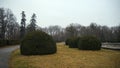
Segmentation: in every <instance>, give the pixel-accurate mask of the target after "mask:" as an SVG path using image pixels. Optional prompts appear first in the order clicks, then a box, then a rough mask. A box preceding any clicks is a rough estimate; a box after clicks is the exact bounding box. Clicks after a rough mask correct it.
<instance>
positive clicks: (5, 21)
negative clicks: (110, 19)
mask: <svg viewBox="0 0 120 68" xmlns="http://www.w3.org/2000/svg"><path fill="white" fill-rule="evenodd" d="M36 17H37V16H36V14H35V13H33V15H32V16H31V20H30V23H27V24H28V25H26V14H25V12H24V11H22V13H21V22H20V24H18V22H17V19H16V17H15V15H14V14H13V12H12V11H11V10H10V9H7V8H0V40H21V39H22V38H23V37H24V35H25V34H26V33H29V32H31V31H35V30H42V31H44V32H46V33H48V34H49V35H51V36H52V37H53V38H54V40H55V41H56V42H61V41H65V40H66V39H67V38H69V37H76V36H84V35H93V36H96V37H97V38H99V39H100V40H101V41H102V42H120V24H119V25H118V26H114V27H108V26H101V25H98V24H96V23H91V24H90V25H89V26H83V25H80V24H77V23H71V24H70V25H68V26H67V27H66V28H62V27H61V26H59V25H54V26H49V27H45V28H41V27H40V26H38V25H37V24H36ZM41 24H42V23H41ZM0 42H1V41H0ZM0 44H1V43H0Z"/></svg>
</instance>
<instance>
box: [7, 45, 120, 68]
mask: <svg viewBox="0 0 120 68" xmlns="http://www.w3.org/2000/svg"><path fill="white" fill-rule="evenodd" d="M57 49H58V50H57V53H56V54H51V55H37V56H34V55H33V56H23V55H21V54H20V50H19V49H18V50H16V51H14V52H13V53H12V55H11V60H10V62H9V63H10V64H9V66H10V68H120V51H114V50H107V49H102V50H100V51H85V50H78V49H77V48H68V46H65V45H64V44H63V43H58V44H57Z"/></svg>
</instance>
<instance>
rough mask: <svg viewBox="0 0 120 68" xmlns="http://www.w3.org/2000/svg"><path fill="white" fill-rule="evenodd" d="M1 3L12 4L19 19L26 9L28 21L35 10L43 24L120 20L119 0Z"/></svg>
mask: <svg viewBox="0 0 120 68" xmlns="http://www.w3.org/2000/svg"><path fill="white" fill-rule="evenodd" d="M0 7H4V8H10V9H11V10H12V11H13V13H14V14H15V16H16V17H17V21H18V22H19V23H20V20H21V14H20V13H21V12H22V11H25V14H26V19H27V21H26V23H29V21H30V18H31V16H32V14H33V13H35V14H36V15H37V24H38V25H39V26H41V27H47V26H50V25H60V26H62V27H66V26H67V25H69V24H70V23H79V24H81V25H85V26H87V25H89V24H90V23H91V22H95V23H97V24H100V25H107V26H116V25H118V24H120V0H0Z"/></svg>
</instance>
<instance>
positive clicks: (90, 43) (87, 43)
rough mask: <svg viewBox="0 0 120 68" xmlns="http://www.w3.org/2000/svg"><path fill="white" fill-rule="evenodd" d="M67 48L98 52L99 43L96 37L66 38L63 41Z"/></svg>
mask: <svg viewBox="0 0 120 68" xmlns="http://www.w3.org/2000/svg"><path fill="white" fill-rule="evenodd" d="M65 44H66V45H69V48H79V49H80V50H100V49H101V42H100V40H98V39H97V38H96V37H93V36H83V37H74V38H68V39H67V40H66V41H65Z"/></svg>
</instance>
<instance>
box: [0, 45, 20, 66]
mask: <svg viewBox="0 0 120 68" xmlns="http://www.w3.org/2000/svg"><path fill="white" fill-rule="evenodd" d="M17 48H19V46H10V47H4V48H0V68H8V61H9V59H10V53H11V52H12V51H13V50H15V49H17Z"/></svg>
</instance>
